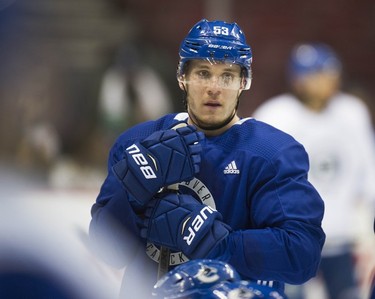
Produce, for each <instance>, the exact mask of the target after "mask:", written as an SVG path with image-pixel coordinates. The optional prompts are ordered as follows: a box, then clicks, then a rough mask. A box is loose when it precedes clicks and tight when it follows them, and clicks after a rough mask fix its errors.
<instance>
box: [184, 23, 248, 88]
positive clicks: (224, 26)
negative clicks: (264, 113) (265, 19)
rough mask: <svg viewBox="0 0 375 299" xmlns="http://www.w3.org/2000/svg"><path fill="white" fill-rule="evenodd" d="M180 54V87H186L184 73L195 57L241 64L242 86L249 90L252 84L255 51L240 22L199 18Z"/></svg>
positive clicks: (214, 61)
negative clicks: (253, 51) (247, 40)
mask: <svg viewBox="0 0 375 299" xmlns="http://www.w3.org/2000/svg"><path fill="white" fill-rule="evenodd" d="M179 55H180V62H179V65H178V68H177V80H178V81H179V86H180V88H183V83H184V82H185V80H184V78H185V77H184V74H185V73H186V70H187V65H188V62H189V61H190V60H192V59H204V60H207V61H209V62H210V63H212V64H215V63H223V62H224V63H231V64H237V65H239V66H240V67H241V69H242V78H243V79H242V82H241V84H240V89H241V90H247V89H249V88H250V86H251V73H252V72H251V63H252V51H251V48H250V46H249V45H247V43H246V39H245V35H244V33H243V32H242V30H241V28H240V27H239V26H238V25H237V24H236V23H227V22H223V21H212V22H209V21H207V20H206V19H203V20H201V21H199V22H198V23H197V24H195V25H194V26H193V28H192V29H191V30H190V31H189V33H188V35H187V36H186V38H185V39H184V40H183V41H182V43H181V45H180V51H179Z"/></svg>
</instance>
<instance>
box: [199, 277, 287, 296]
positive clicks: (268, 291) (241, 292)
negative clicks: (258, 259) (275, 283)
mask: <svg viewBox="0 0 375 299" xmlns="http://www.w3.org/2000/svg"><path fill="white" fill-rule="evenodd" d="M202 298H203V297H202ZM204 298H205V299H258V298H259V299H287V297H286V296H285V295H284V294H283V293H281V292H280V291H277V290H276V289H274V288H272V287H269V286H263V285H259V284H256V283H253V282H249V281H245V280H241V281H225V282H222V283H219V284H217V285H215V286H213V287H212V288H211V289H210V292H207V294H206V296H205V297H204Z"/></svg>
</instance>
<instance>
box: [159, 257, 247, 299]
mask: <svg viewBox="0 0 375 299" xmlns="http://www.w3.org/2000/svg"><path fill="white" fill-rule="evenodd" d="M240 279H241V278H240V275H239V274H238V273H237V272H236V270H235V269H234V268H233V267H232V266H230V265H229V264H227V263H224V262H221V261H217V260H211V259H198V260H191V261H188V262H186V263H184V264H181V265H179V266H177V267H176V268H174V269H173V270H171V271H169V272H168V273H167V274H166V275H164V276H163V277H162V278H161V279H160V280H159V281H158V282H157V283H156V284H155V286H154V289H153V292H152V295H153V296H154V297H155V298H159V299H161V298H163V299H164V298H168V299H177V298H179V299H182V298H183V299H198V298H205V297H204V296H205V294H207V292H210V291H209V288H210V287H212V286H214V285H216V284H218V283H220V282H224V281H237V280H240Z"/></svg>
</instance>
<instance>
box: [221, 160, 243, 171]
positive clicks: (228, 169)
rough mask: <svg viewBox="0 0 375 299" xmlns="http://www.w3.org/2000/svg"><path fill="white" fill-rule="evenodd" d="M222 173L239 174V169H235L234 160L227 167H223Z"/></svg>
mask: <svg viewBox="0 0 375 299" xmlns="http://www.w3.org/2000/svg"><path fill="white" fill-rule="evenodd" d="M224 174H240V171H239V170H238V169H237V165H236V162H235V161H234V160H233V161H232V162H230V163H229V164H228V166H227V167H225V169H224Z"/></svg>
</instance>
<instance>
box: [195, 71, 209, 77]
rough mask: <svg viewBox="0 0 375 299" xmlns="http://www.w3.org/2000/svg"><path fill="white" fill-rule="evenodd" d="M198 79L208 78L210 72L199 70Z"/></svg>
mask: <svg viewBox="0 0 375 299" xmlns="http://www.w3.org/2000/svg"><path fill="white" fill-rule="evenodd" d="M197 75H198V78H199V79H208V78H210V73H209V72H208V71H206V70H200V71H198V73H197Z"/></svg>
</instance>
